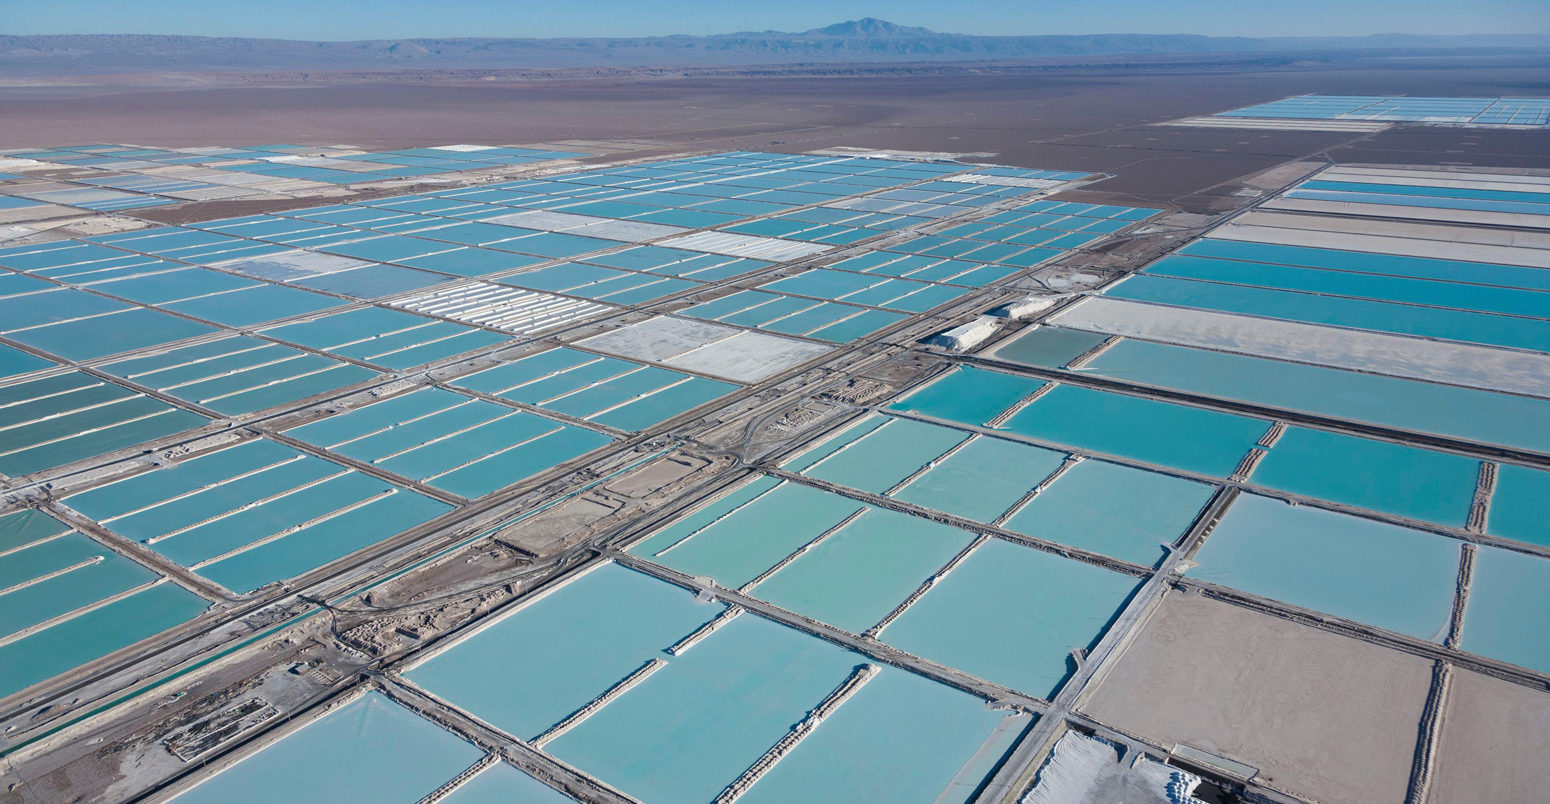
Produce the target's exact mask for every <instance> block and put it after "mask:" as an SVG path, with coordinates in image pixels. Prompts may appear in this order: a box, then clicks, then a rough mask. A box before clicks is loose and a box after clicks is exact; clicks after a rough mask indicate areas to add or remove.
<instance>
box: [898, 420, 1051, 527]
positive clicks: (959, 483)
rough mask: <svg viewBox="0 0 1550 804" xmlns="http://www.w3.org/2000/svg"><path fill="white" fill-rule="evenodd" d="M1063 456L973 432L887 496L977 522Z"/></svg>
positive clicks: (1000, 510) (1005, 505) (999, 510)
mask: <svg viewBox="0 0 1550 804" xmlns="http://www.w3.org/2000/svg"><path fill="white" fill-rule="evenodd" d="M1065 459H1066V454H1065V453H1063V452H1056V451H1055V450H1049V449H1044V448H1043V447H1035V446H1032V445H1030V444H1021V443H1018V442H1016V441H1006V440H1004V439H1000V438H988V437H985V436H976V437H975V438H974V440H973V441H970V442H969V443H968V444H966V445H965V446H964V447H963V448H962V449H959V450H958V451H957V452H954V453H953V454H952V455H949V456H948V457H946V458H942V459H940V460H938V461H936V462H935V464H934V465H933V466H932V467H931V468H930V469H927V470H926V471H925V472H924V473H923V474H921V475H920V476H919V477H917V478H915V479H914V480H911V481H910V482H909V485H906V486H905V487H904V488H901V489H899V490H898V491H896V492H894V493H893V494H891V495H889V496H891V497H893V498H894V499H897V500H903V501H904V502H909V503H914V504H915V505H919V506H923V507H926V508H932V509H935V510H937V511H945V512H947V513H949V514H956V515H958V516H961V517H964V518H965V519H972V520H975V521H977V522H994V521H995V520H996V519H997V518H998V517H1000V516H1001V515H1002V514H1004V513H1006V511H1007V509H1009V508H1011V507H1012V506H1013V505H1016V504H1017V502H1018V501H1019V500H1021V499H1022V498H1023V497H1024V496H1025V495H1027V494H1028V492H1029V490H1031V489H1032V488H1033V487H1034V486H1037V485H1038V484H1039V483H1040V482H1042V481H1043V480H1044V479H1045V478H1047V477H1049V476H1050V474H1051V473H1052V472H1054V471H1055V470H1056V469H1057V468H1059V466H1060V464H1061V463H1062V462H1063V461H1065Z"/></svg>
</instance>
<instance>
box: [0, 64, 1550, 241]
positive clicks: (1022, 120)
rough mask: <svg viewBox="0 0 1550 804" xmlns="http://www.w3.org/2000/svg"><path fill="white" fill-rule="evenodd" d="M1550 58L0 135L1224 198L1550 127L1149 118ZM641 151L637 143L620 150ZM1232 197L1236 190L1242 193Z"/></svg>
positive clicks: (83, 121) (886, 84)
mask: <svg viewBox="0 0 1550 804" xmlns="http://www.w3.org/2000/svg"><path fill="white" fill-rule="evenodd" d="M1547 67H1550V58H1542V59H1528V60H1523V59H1516V60H1512V61H1510V62H1509V63H1504V64H1484V63H1481V62H1479V61H1467V60H1463V59H1459V60H1448V59H1441V60H1438V59H1430V60H1419V59H1418V60H1411V61H1399V60H1396V61H1395V62H1394V63H1393V64H1392V65H1388V64H1386V63H1383V62H1379V66H1373V64H1371V63H1364V64H1361V65H1358V66H1351V67H1338V66H1337V67H1327V68H1314V69H1301V68H1296V67H1291V68H1273V69H1266V70H1264V71H1259V72H1218V71H1210V70H1205V69H1194V70H1191V69H1186V68H1178V67H1169V66H1164V65H1155V66H1152V67H1138V68H1135V69H1133V70H1128V71H1127V70H1112V69H1111V70H1103V71H1098V70H1092V69H1086V70H1083V69H1073V70H1072V71H1071V72H1069V73H1067V72H1061V71H1057V70H1039V71H1027V72H1017V71H1002V72H995V71H987V72H985V73H982V74H976V73H974V72H972V71H968V70H965V71H961V72H959V73H954V74H945V75H944V74H922V75H886V76H869V77H855V76H851V77H844V76H839V77H814V76H801V75H797V76H792V77H768V76H761V77H715V78H704V77H700V78H696V77H687V78H677V79H674V78H594V79H587V80H508V79H503V78H500V77H499V76H487V77H486V78H484V79H477V80H469V79H467V78H463V77H458V76H456V75H453V74H448V75H446V76H437V75H434V74H430V75H427V74H415V75H413V76H409V75H405V76H399V77H395V76H391V75H389V76H383V75H375V76H371V77H370V80H362V77H361V76H351V75H340V76H334V77H330V76H328V75H310V76H309V75H300V74H299V75H295V76H289V77H278V78H276V77H272V76H265V77H264V79H263V80H264V81H266V82H268V83H255V81H257V80H258V79H256V78H255V77H253V76H245V77H243V76H230V75H228V76H221V75H214V76H205V77H202V78H199V79H198V80H191V79H190V78H189V77H188V76H182V77H180V78H179V79H178V80H176V81H173V80H171V79H168V80H167V81H166V82H165V83H164V85H163V86H157V85H156V82H155V81H154V80H145V81H135V82H129V83H123V82H110V81H102V82H93V81H91V80H90V79H81V80H76V81H75V82H74V83H70V82H65V83H63V84H44V85H29V86H0V109H3V110H4V112H3V114H4V118H5V125H3V126H0V148H33V147H45V146H52V145H71V144H89V143H98V142H102V143H134V144H142V145H151V146H172V147H178V146H200V145H242V144H264V143H275V142H286V143H296V144H304V145H325V144H340V143H343V144H352V145H359V146H363V147H369V148H395V147H407V146H421V145H438V144H447V143H462V142H468V143H490V144H496V143H500V144H509V143H522V142H542V141H555V140H569V139H646V140H652V141H656V142H660V143H661V144H662V150H663V151H664V152H666V151H677V150H684V149H693V150H724V149H749V150H765V151H785V152H801V151H810V150H814V149H819V148H829V147H834V146H841V145H847V146H861V147H871V148H896V149H909V150H925V151H954V152H965V153H978V154H985V155H986V156H984V157H982V158H983V159H985V160H986V161H994V162H997V163H1002V164H1010V165H1017V166H1024V167H1040V168H1056V169H1064V170H1089V171H1100V172H1106V173H1111V174H1115V175H1114V178H1112V179H1109V180H1107V181H1105V182H1102V183H1100V184H1097V185H1095V186H1093V187H1091V188H1090V190H1091V191H1094V193H1095V194H1094V199H1095V200H1096V199H1097V197H1098V195H1101V196H1102V197H1103V198H1104V199H1106V200H1110V201H1114V202H1117V203H1132V204H1141V205H1147V204H1151V205H1161V204H1173V205H1176V206H1180V207H1183V208H1185V209H1193V210H1199V211H1217V210H1221V209H1224V208H1227V207H1229V206H1232V205H1233V202H1232V201H1229V199H1230V198H1231V197H1232V196H1233V194H1234V193H1235V192H1238V191H1239V190H1241V189H1242V186H1241V185H1239V184H1237V183H1236V182H1235V180H1236V179H1239V178H1241V177H1244V176H1247V175H1250V174H1253V173H1256V172H1258V171H1261V170H1264V169H1266V168H1269V167H1271V166H1273V165H1276V164H1279V163H1282V162H1286V161H1288V160H1291V159H1297V158H1309V159H1313V160H1316V161H1320V160H1325V159H1327V160H1332V161H1337V162H1379V161H1381V162H1409V163H1423V164H1424V163H1432V164H1437V163H1448V164H1461V165H1463V164H1472V165H1482V166H1483V165H1489V166H1497V167H1550V131H1547V130H1545V129H1538V130H1529V131H1513V130H1501V129H1480V128H1458V127H1444V126H1434V127H1414V126H1409V127H1405V128H1403V129H1398V130H1391V131H1389V132H1385V133H1379V134H1351V133H1341V132H1299V131H1256V130H1248V129H1242V130H1235V129H1198V128H1182V127H1160V126H1155V125H1152V124H1155V123H1161V122H1164V121H1168V120H1173V119H1177V118H1181V117H1187V116H1192V115H1204V114H1210V113H1213V112H1217V111H1221V110H1225V109H1231V108H1236V107H1239V106H1245V105H1249V104H1254V103H1261V102H1265V101H1269V100H1274V99H1277V98H1282V97H1286V96H1289V95H1296V94H1302V93H1315V92H1317V93H1329V94H1395V95H1397V94H1428V95H1477V96H1496V95H1536V94H1538V95H1544V94H1547V90H1550V77H1547V76H1550V71H1547ZM633 155H635V156H641V155H645V153H643V152H637V153H635V154H633ZM1238 200H1239V201H1241V198H1240V199H1238Z"/></svg>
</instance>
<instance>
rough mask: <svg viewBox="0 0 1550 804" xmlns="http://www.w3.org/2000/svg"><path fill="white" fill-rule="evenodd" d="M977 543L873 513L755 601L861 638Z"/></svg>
mask: <svg viewBox="0 0 1550 804" xmlns="http://www.w3.org/2000/svg"><path fill="white" fill-rule="evenodd" d="M973 540H974V534H971V533H968V532H966V531H962V530H959V529H957V528H954V527H952V526H949V525H943V524H940V523H937V522H932V521H931V520H929V519H922V518H920V517H915V516H911V515H909V514H901V513H899V512H897V511H890V510H887V509H884V508H868V509H867V510H866V512H865V513H863V514H861V515H860V516H858V517H856V518H855V519H852V520H851V521H849V522H847V523H845V525H844V526H843V527H841V528H840V529H838V530H836V531H835V532H833V533H831V534H829V535H828V536H826V537H824V539H823V541H821V542H819V543H818V544H817V545H815V546H813V547H811V548H809V549H808V550H807V551H806V552H804V553H803V554H802V555H801V556H799V557H798V558H796V559H795V560H794V561H792V562H791V563H790V564H787V565H786V566H784V567H782V568H781V569H780V570H779V571H778V572H776V573H775V574H773V575H771V576H770V577H769V578H766V579H765V580H763V581H761V582H760V583H759V585H758V586H756V587H754V588H753V589H752V590H751V592H750V593H751V594H753V595H754V596H756V597H758V598H760V599H763V600H767V601H769V602H771V603H774V604H775V605H777V606H780V607H781V608H783V609H787V610H788V611H794V612H796V613H798V614H804V615H807V616H808V617H811V618H813V619H815V620H819V621H820V622H825V623H828V624H830V625H833V626H837V627H839V628H843V629H845V630H846V631H850V632H851V633H855V634H859V633H862V632H864V631H866V630H867V629H868V628H871V627H872V626H873V625H875V624H877V622H878V621H879V620H882V619H883V618H884V617H885V616H887V615H888V613H889V612H890V611H893V609H894V608H895V607H896V606H898V605H899V604H900V603H903V602H904V600H905V599H906V598H908V597H909V596H910V594H911V593H912V592H914V591H915V590H916V589H917V588H918V587H919V586H920V585H921V584H922V583H924V582H925V581H926V579H927V578H929V577H931V575H933V574H934V573H936V572H937V571H938V570H940V569H941V568H942V567H943V566H944V565H945V564H947V562H948V561H949V560H950V559H952V557H953V556H955V555H957V554H958V553H960V552H962V551H963V549H964V548H965V547H968V546H969V543H970V542H972V541H973Z"/></svg>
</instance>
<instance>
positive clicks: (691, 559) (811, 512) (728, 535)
mask: <svg viewBox="0 0 1550 804" xmlns="http://www.w3.org/2000/svg"><path fill="white" fill-rule="evenodd" d="M862 507H863V504H862V503H859V502H856V501H855V500H852V499H849V498H847V497H841V496H840V495H838V494H831V493H829V492H827V491H821V490H819V489H814V488H809V487H807V486H801V485H797V484H795V483H789V482H787V483H782V484H780V485H779V486H776V487H775V488H774V489H772V490H770V491H768V492H766V493H764V494H761V495H759V496H757V497H755V498H753V499H752V500H749V501H748V502H746V503H744V504H742V505H741V506H740V507H737V508H735V509H733V510H731V511H730V512H728V513H726V514H725V515H724V516H721V517H720V518H719V519H715V520H713V521H711V522H710V523H709V524H705V525H702V526H700V527H697V528H692V529H689V532H688V533H684V532H683V530H685V528H684V527H682V526H684V525H689V524H691V522H692V523H694V524H698V523H699V522H700V521H702V520H700V519H695V518H691V519H690V520H686V521H684V522H681V523H679V524H678V525H675V526H673V527H671V528H669V531H670V532H671V533H672V534H674V535H676V536H678V538H677V539H676V540H674V541H672V542H667V543H664V542H663V541H662V540H659V539H658V538H657V537H656V536H653V537H652V538H651V539H648V540H647V541H646V542H643V543H641V544H640V545H637V546H636V547H635V548H633V549H632V550H631V552H633V553H635V554H636V555H639V556H641V557H642V558H645V559H648V560H650V561H654V562H656V563H658V564H661V565H663V566H667V567H672V568H673V569H676V570H678V571H679V572H683V573H687V574H689V575H708V576H710V577H711V578H714V579H715V580H716V582H717V583H719V584H721V585H722V586H725V587H727V588H729V589H737V588H740V587H742V586H743V585H744V584H746V583H748V582H749V581H751V580H753V579H754V578H757V577H759V575H760V574H761V573H763V572H764V571H765V570H767V569H769V568H770V567H773V566H775V565H776V564H777V563H779V562H780V560H781V559H783V558H785V557H786V556H789V555H791V554H792V553H793V552H796V550H797V548H799V547H801V546H802V545H804V544H807V543H808V542H810V541H812V540H813V539H816V538H817V537H818V536H819V535H820V534H822V533H823V532H824V531H827V530H828V529H830V528H832V527H834V526H835V525H838V524H839V523H840V522H841V521H843V520H844V519H845V517H847V516H850V515H851V514H853V513H855V512H856V511H859V510H861V508H862Z"/></svg>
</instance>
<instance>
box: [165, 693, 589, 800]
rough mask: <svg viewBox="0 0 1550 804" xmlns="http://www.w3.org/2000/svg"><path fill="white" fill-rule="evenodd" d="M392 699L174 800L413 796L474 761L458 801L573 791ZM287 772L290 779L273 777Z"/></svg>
mask: <svg viewBox="0 0 1550 804" xmlns="http://www.w3.org/2000/svg"><path fill="white" fill-rule="evenodd" d="M488 756H489V755H487V754H485V752H484V751H482V750H480V749H479V748H478V747H476V746H475V745H474V744H473V743H470V742H468V741H466V740H464V739H463V738H462V737H459V736H457V735H455V734H453V733H451V732H449V731H446V730H445V729H443V728H441V727H440V726H437V725H435V724H433V723H431V722H430V721H428V720H425V719H423V718H421V717H420V716H418V715H416V714H415V713H413V712H411V711H409V710H408V709H405V708H403V707H401V706H399V705H398V704H396V703H394V702H393V701H391V700H390V699H388V698H387V696H385V695H383V694H382V693H380V692H368V693H366V694H365V695H362V696H361V697H359V698H356V699H355V700H353V701H350V702H349V703H346V704H343V705H341V706H339V707H338V708H336V709H334V710H332V711H330V712H328V713H326V714H324V715H323V716H321V717H319V718H317V719H315V720H313V721H311V722H309V723H307V724H306V725H305V726H303V727H301V728H300V729H297V730H296V731H294V732H291V733H290V734H287V735H286V736H285V737H284V738H282V739H280V740H279V741H277V742H275V743H273V744H272V745H269V746H266V747H265V748H264V749H263V750H261V751H259V752H257V753H255V754H253V755H251V756H249V757H247V758H245V759H244V760H242V761H241V762H238V763H236V764H235V765H233V766H231V767H229V768H227V769H225V770H222V771H221V772H220V773H217V774H215V775H213V776H211V777H209V778H207V779H205V780H203V781H202V782H200V783H199V784H198V785H196V786H195V787H193V788H192V789H190V790H188V791H187V792H185V793H183V794H181V795H178V796H176V797H175V798H174V799H173V800H174V801H178V802H186V803H188V804H194V803H196V802H201V801H211V802H215V801H232V800H239V799H240V800H242V801H252V802H274V804H280V802H285V801H291V800H294V798H295V790H294V788H293V787H292V786H293V785H304V786H305V788H306V789H307V790H308V791H311V792H312V793H313V794H315V795H318V796H323V797H327V798H338V799H352V798H356V797H362V796H364V797H366V798H368V799H371V800H374V801H410V800H418V799H420V798H424V797H425V796H429V795H430V794H431V793H433V792H435V791H437V790H438V789H439V788H441V787H442V786H443V785H445V784H448V783H449V782H451V781H453V779H455V778H457V777H459V776H461V775H462V774H463V773H464V772H465V771H466V770H468V769H471V768H476V767H477V770H476V773H475V775H474V776H472V778H471V779H469V780H468V781H466V782H463V783H462V784H461V785H460V786H459V787H458V788H457V789H456V791H454V792H453V793H452V794H451V795H448V796H446V797H445V798H442V799H440V800H442V801H448V802H452V804H472V803H473V802H479V801H523V802H534V804H561V803H562V802H568V801H572V799H571V798H570V797H569V796H566V795H563V794H561V793H560V792H558V791H556V790H554V789H552V788H549V787H546V786H545V785H543V784H542V783H541V782H539V781H538V780H537V779H534V778H533V777H531V776H528V775H527V774H525V773H523V772H522V771H520V770H517V769H516V768H514V767H512V766H511V765H507V764H505V763H502V762H500V761H499V760H498V758H497V759H496V760H495V761H493V762H488V764H485V765H481V764H480V763H485V762H487V757H488ZM277 776H284V777H285V778H286V779H287V784H284V785H279V784H273V781H272V780H273V779H275V778H276V777H277Z"/></svg>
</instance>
